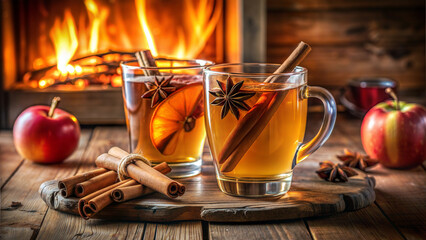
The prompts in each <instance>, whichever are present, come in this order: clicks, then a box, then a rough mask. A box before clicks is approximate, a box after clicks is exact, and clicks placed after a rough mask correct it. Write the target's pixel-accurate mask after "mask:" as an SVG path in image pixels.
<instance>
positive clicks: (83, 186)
mask: <svg viewBox="0 0 426 240" xmlns="http://www.w3.org/2000/svg"><path fill="white" fill-rule="evenodd" d="M117 180H118V176H117V173H116V172H114V171H108V172H106V173H103V174H101V175H98V176H96V177H93V178H91V179H89V180H87V181H84V182H82V183H78V184H77V185H76V186H75V195H76V196H77V197H79V198H81V197H84V196H86V195H89V194H91V193H93V192H96V191H98V190H99V189H102V188H104V187H107V186H109V185H111V184H113V183H115V182H117Z"/></svg>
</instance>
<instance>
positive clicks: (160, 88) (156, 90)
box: [142, 75, 176, 108]
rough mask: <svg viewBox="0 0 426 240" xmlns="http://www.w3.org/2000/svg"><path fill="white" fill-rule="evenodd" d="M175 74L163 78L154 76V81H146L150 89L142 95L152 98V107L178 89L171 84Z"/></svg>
mask: <svg viewBox="0 0 426 240" xmlns="http://www.w3.org/2000/svg"><path fill="white" fill-rule="evenodd" d="M172 79H173V75H171V76H168V77H163V78H162V79H161V80H160V79H159V77H158V76H154V82H153V83H152V82H148V83H146V85H147V87H148V89H149V90H148V91H147V92H145V93H144V94H143V95H142V98H151V108H153V107H155V106H156V105H157V104H158V103H160V102H161V101H163V100H164V99H166V98H167V96H168V95H169V94H170V93H172V92H174V91H175V90H176V87H173V86H171V85H170V81H172Z"/></svg>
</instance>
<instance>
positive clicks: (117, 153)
mask: <svg viewBox="0 0 426 240" xmlns="http://www.w3.org/2000/svg"><path fill="white" fill-rule="evenodd" d="M108 154H110V155H111V156H114V157H116V158H120V159H121V158H123V157H125V156H127V155H129V153H128V152H126V151H124V150H123V149H121V148H119V147H112V148H111V149H110V150H109V151H108ZM141 164H142V165H146V164H144V163H141V162H136V165H137V166H139V167H140V165H141ZM161 164H163V163H161ZM161 164H159V165H161ZM159 165H157V166H159ZM167 166H168V165H167ZM154 168H155V169H157V168H156V167H154ZM170 171H171V169H170ZM170 171H169V172H170ZM159 172H162V171H160V170H159ZM169 172H167V173H169ZM167 173H163V174H167ZM176 183H177V184H178V191H177V194H178V196H182V195H183V194H184V193H185V191H186V187H185V185H183V184H181V183H179V182H176Z"/></svg>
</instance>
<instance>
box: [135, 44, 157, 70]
mask: <svg viewBox="0 0 426 240" xmlns="http://www.w3.org/2000/svg"><path fill="white" fill-rule="evenodd" d="M135 56H136V58H137V59H138V63H139V66H141V67H157V64H156V63H155V59H154V57H153V56H152V53H151V51H150V50H143V51H139V52H136V53H135ZM143 72H144V73H145V75H146V76H154V75H161V74H160V72H159V71H158V70H143Z"/></svg>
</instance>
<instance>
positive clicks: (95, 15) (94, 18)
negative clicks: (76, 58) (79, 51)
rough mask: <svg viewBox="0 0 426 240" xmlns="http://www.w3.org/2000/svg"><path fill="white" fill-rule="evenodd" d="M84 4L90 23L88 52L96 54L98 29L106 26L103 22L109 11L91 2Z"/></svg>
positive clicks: (87, 0)
mask: <svg viewBox="0 0 426 240" xmlns="http://www.w3.org/2000/svg"><path fill="white" fill-rule="evenodd" d="M84 4H85V5H86V8H87V12H88V14H89V20H90V22H91V23H90V41H89V51H90V52H91V53H96V52H97V51H98V43H99V31H100V27H101V26H106V24H105V22H106V19H107V17H108V14H109V10H108V9H107V8H102V7H98V5H96V3H95V1H93V0H85V1H84Z"/></svg>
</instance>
